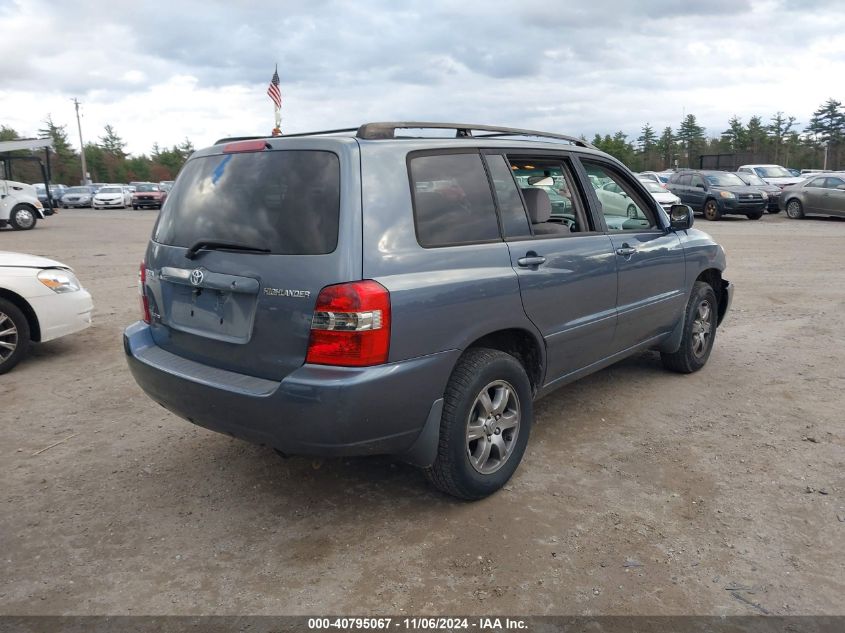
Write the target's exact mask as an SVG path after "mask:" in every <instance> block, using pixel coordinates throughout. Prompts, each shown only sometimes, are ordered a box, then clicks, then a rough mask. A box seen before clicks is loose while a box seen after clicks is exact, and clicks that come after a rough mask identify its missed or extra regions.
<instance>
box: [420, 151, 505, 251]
mask: <svg viewBox="0 0 845 633" xmlns="http://www.w3.org/2000/svg"><path fill="white" fill-rule="evenodd" d="M410 175H411V189H412V194H413V196H414V224H415V225H416V230H417V241H418V242H419V243H420V245H421V246H425V247H434V246H454V245H458V244H472V243H475V242H490V241H493V240H500V239H501V236H500V235H499V223H498V220H497V219H496V207H495V206H494V204H493V194H492V193H491V191H490V183H489V182H488V180H487V174H486V173H485V171H484V165H483V164H482V162H481V156H480V155H479V154H438V155H426V156H416V157H413V158H411V161H410Z"/></svg>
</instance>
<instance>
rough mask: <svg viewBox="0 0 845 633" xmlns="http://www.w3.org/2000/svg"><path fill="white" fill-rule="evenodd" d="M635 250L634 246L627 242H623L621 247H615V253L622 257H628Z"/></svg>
mask: <svg viewBox="0 0 845 633" xmlns="http://www.w3.org/2000/svg"><path fill="white" fill-rule="evenodd" d="M636 252H637V249H636V248H634V247H633V246H628V245H627V244H623V245H622V246H621V247H619V248H617V249H616V254H617V255H621V256H622V257H630V256H631V255H633V254H634V253H636Z"/></svg>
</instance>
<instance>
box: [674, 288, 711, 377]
mask: <svg viewBox="0 0 845 633" xmlns="http://www.w3.org/2000/svg"><path fill="white" fill-rule="evenodd" d="M705 305H706V307H704V306H705ZM705 311H706V315H705V314H704V312H705ZM718 314H719V303H718V300H717V299H716V293H715V292H714V291H713V287H712V286H711V285H710V284H708V283H705V282H703V281H696V282H695V284H694V285H693V287H692V294H691V295H690V298H689V301H688V302H687V308H686V310H685V311H684V333H683V336H682V337H681V346H680V347H679V348H678V351H676V352H673V353H671V354H668V353H665V352H664V353H661V354H660V360H662V361H663V366H664V367H665V368H666V369H670V370H672V371H676V372H678V373H681V374H691V373H693V372H696V371H698V370H699V369H701V368H702V367H704V365H705V364H707V359H708V358H710V352H711V351H712V349H713V342H714V341H715V340H716V319H717V315H718ZM702 317H703V318H702Z"/></svg>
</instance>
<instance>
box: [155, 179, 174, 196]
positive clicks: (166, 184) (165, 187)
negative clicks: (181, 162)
mask: <svg viewBox="0 0 845 633" xmlns="http://www.w3.org/2000/svg"><path fill="white" fill-rule="evenodd" d="M158 184H159V185H161V190H162V191H164V192H165V193H167V192H168V191H170V190H171V189H173V181H172V180H162V181H161V182H160V183H158Z"/></svg>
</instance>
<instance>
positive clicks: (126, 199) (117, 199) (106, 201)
mask: <svg viewBox="0 0 845 633" xmlns="http://www.w3.org/2000/svg"><path fill="white" fill-rule="evenodd" d="M130 204H132V194H131V193H130V192H129V189H127V188H126V187H120V186H117V185H107V186H105V187H102V188H101V189H100V190H99V191H98V192H97V193H96V194H94V198H93V199H92V200H91V206H92V207H93V208H95V209H125V208H126V207H128V206H129V205H130Z"/></svg>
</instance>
